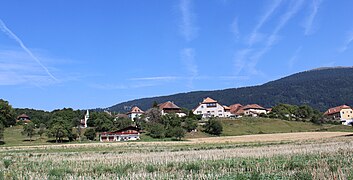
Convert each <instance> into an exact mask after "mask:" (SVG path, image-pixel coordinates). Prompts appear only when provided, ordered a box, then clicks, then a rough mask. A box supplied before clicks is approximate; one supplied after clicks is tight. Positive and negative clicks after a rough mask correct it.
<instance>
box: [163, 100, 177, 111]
mask: <svg viewBox="0 0 353 180" xmlns="http://www.w3.org/2000/svg"><path fill="white" fill-rule="evenodd" d="M158 107H159V109H160V110H163V109H181V108H180V107H179V106H177V105H175V104H174V103H173V102H170V101H168V102H165V103H162V104H158Z"/></svg>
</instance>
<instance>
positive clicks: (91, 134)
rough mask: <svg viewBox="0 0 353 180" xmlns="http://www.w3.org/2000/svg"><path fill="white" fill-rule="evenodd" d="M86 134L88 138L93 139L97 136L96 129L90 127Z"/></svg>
mask: <svg viewBox="0 0 353 180" xmlns="http://www.w3.org/2000/svg"><path fill="white" fill-rule="evenodd" d="M84 135H85V136H86V137H87V139H89V140H92V141H93V140H94V138H95V137H96V131H95V130H94V129H92V128H89V129H86V131H85V134H84Z"/></svg>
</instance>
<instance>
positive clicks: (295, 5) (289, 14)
mask: <svg viewBox="0 0 353 180" xmlns="http://www.w3.org/2000/svg"><path fill="white" fill-rule="evenodd" d="M303 3H304V0H295V1H292V3H291V4H290V6H289V7H290V8H289V9H288V11H286V12H285V14H284V15H282V16H281V18H280V21H279V23H278V24H277V25H276V27H275V28H274V30H273V31H272V33H271V35H270V36H269V37H268V38H267V40H266V44H265V46H264V47H263V48H262V49H261V50H260V51H258V52H257V53H255V54H254V55H253V56H252V57H251V62H250V63H249V69H253V70H254V69H255V66H256V65H257V63H258V61H259V60H260V58H261V57H262V56H263V55H264V54H266V53H267V52H268V51H270V50H271V49H272V47H273V45H275V44H276V42H278V41H279V36H278V33H279V31H280V30H281V29H282V28H283V27H284V26H285V25H286V24H287V23H288V21H289V20H290V19H291V18H293V17H294V15H295V14H296V13H297V12H298V11H299V10H300V8H301V7H302V5H303ZM254 72H256V71H254Z"/></svg>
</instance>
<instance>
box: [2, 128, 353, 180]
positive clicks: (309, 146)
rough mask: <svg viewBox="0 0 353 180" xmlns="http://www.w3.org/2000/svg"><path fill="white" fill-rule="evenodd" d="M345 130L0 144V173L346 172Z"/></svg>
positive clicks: (234, 175)
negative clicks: (172, 139)
mask: <svg viewBox="0 0 353 180" xmlns="http://www.w3.org/2000/svg"><path fill="white" fill-rule="evenodd" d="M352 147H353V137H352V136H350V133H332V132H318V133H288V134H273V135H267V134H266V135H251V136H241V137H216V138H202V139H193V140H190V141H182V142H148V143H147V142H128V143H94V144H77V145H76V144H67V145H51V146H50V145H41V146H31V147H29V146H17V147H3V148H0V157H1V159H2V162H1V163H0V169H1V171H0V179H13V178H16V179H352V178H353V173H352V171H351V168H350V166H351V164H352V161H353V148H352Z"/></svg>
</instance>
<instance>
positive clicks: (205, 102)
mask: <svg viewBox="0 0 353 180" xmlns="http://www.w3.org/2000/svg"><path fill="white" fill-rule="evenodd" d="M202 103H203V104H207V103H217V101H216V100H213V99H212V98H210V97H207V98H205V99H203V101H202Z"/></svg>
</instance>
